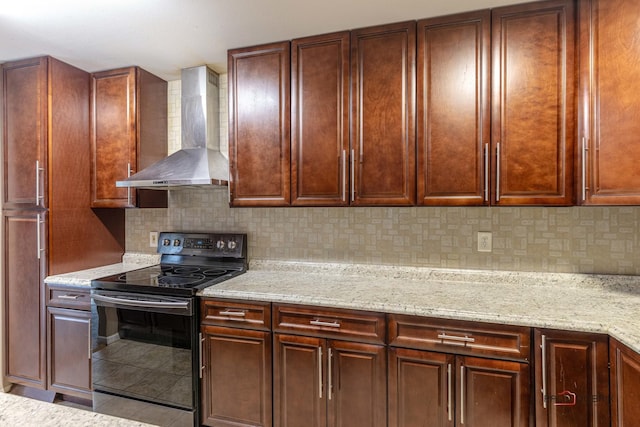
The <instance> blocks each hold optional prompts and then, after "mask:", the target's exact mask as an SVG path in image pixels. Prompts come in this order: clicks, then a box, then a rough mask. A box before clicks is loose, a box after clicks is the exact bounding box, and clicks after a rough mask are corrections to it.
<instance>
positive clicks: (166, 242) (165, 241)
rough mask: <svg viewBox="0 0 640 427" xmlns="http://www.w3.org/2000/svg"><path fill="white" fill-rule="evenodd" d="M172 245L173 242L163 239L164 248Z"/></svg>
mask: <svg viewBox="0 0 640 427" xmlns="http://www.w3.org/2000/svg"><path fill="white" fill-rule="evenodd" d="M169 245H171V240H169V239H163V240H162V246H169Z"/></svg>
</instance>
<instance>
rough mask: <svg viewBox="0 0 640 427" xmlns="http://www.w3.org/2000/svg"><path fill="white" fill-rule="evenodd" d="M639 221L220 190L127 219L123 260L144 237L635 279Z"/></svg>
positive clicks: (615, 210) (596, 213) (611, 210)
mask: <svg viewBox="0 0 640 427" xmlns="http://www.w3.org/2000/svg"><path fill="white" fill-rule="evenodd" d="M226 77H227V76H226V75H221V78H220V83H221V86H220V98H221V102H220V107H221V122H222V123H223V126H221V130H220V134H221V135H220V136H221V141H220V145H221V151H223V152H224V153H225V154H226V153H227V147H228V133H227V132H228V130H227V125H226V123H227V111H226V106H227V99H226V98H227V94H226V93H227V79H226ZM179 89H180V87H179V81H178V82H177V83H176V82H169V116H170V117H169V135H170V136H169V138H170V141H169V151H170V152H172V151H175V150H174V149H173V148H172V147H179V139H180V130H179V127H180V126H179V125H180V118H179V115H180V108H179V96H180V94H179V92H180V90H179ZM176 97H177V98H178V100H177V103H176V99H175V98H176ZM172 105H173V107H172ZM176 116H177V117H176ZM176 138H177V141H176ZM639 220H640V207H565V208H547V207H451V208H448V207H398V208H390V207H370V208H363V207H350V208H337V207H334V208H301V207H296V208H233V209H231V208H229V204H228V191H227V189H226V188H200V189H183V190H173V191H170V193H169V208H167V209H129V210H127V212H126V221H127V223H126V227H127V234H126V250H127V252H141V253H154V252H155V249H154V248H150V247H149V245H148V242H149V231H165V230H167V231H226V232H244V233H247V234H248V237H249V257H250V259H251V258H253V259H271V260H302V261H320V262H323V261H324V262H341V263H362V264H385V265H396V264H402V265H408V266H423V267H443V268H469V269H487V270H498V269H503V270H518V271H542V272H564V273H602V274H633V275H637V274H640V256H638V252H639V251H638V239H639V234H640V227H639V226H640V224H639ZM478 231H491V232H492V237H493V251H492V252H491V253H484V252H477V250H476V246H477V242H476V235H477V232H478Z"/></svg>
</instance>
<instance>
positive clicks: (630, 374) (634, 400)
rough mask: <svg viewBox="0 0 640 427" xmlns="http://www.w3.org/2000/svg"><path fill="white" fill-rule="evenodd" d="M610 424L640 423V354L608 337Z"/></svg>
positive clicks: (629, 424) (620, 425) (614, 425)
mask: <svg viewBox="0 0 640 427" xmlns="http://www.w3.org/2000/svg"><path fill="white" fill-rule="evenodd" d="M609 358H610V364H611V381H610V383H611V426H612V427H625V426H636V425H640V405H638V402H640V354H638V353H636V352H635V351H633V350H631V349H630V348H629V347H627V346H625V345H624V344H622V343H620V342H618V341H617V340H615V339H613V338H609Z"/></svg>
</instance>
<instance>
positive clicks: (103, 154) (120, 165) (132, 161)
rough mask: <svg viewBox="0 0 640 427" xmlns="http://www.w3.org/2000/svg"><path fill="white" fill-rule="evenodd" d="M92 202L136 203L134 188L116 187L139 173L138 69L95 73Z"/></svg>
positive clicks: (106, 204) (103, 204)
mask: <svg viewBox="0 0 640 427" xmlns="http://www.w3.org/2000/svg"><path fill="white" fill-rule="evenodd" d="M91 96H92V110H93V111H92V113H93V114H92V126H91V131H92V134H91V145H92V154H93V167H92V169H91V171H92V173H91V195H92V197H91V205H92V206H93V207H127V206H128V207H132V206H135V190H134V189H130V188H118V187H116V181H121V180H123V179H125V178H127V177H128V176H129V175H132V174H134V173H136V172H137V169H136V168H137V160H136V143H137V139H136V133H137V129H136V72H135V68H132V67H131V68H121V69H117V70H111V71H104V72H100V73H94V74H93V75H92V94H91Z"/></svg>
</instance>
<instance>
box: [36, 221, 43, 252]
mask: <svg viewBox="0 0 640 427" xmlns="http://www.w3.org/2000/svg"><path fill="white" fill-rule="evenodd" d="M36 221H37V224H36V250H37V251H38V259H41V258H42V252H44V248H43V247H42V246H43V245H42V225H43V224H44V220H43V219H42V214H37V215H36Z"/></svg>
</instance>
